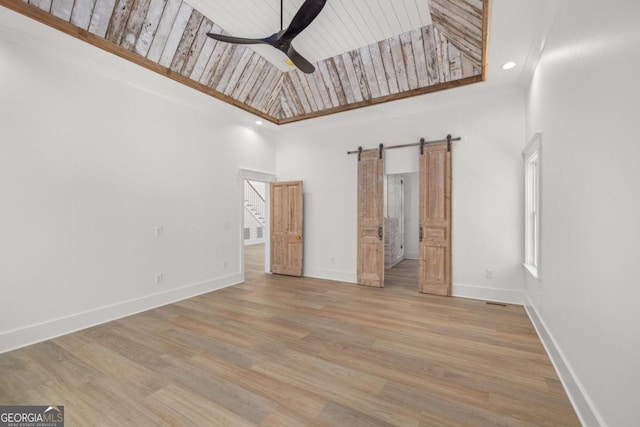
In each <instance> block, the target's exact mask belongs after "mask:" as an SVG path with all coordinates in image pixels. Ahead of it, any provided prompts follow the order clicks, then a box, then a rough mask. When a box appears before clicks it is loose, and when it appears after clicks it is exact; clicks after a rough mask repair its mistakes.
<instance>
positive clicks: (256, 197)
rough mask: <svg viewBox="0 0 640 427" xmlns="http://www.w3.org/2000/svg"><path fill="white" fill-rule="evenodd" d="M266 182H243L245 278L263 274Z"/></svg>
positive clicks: (265, 238) (265, 233)
mask: <svg viewBox="0 0 640 427" xmlns="http://www.w3.org/2000/svg"><path fill="white" fill-rule="evenodd" d="M267 187H268V185H267V183H266V182H264V181H257V180H250V179H245V180H244V183H243V245H244V274H245V280H247V279H251V278H253V277H256V276H261V275H264V272H265V247H266V244H265V243H266V241H267V234H268V233H267V227H268V225H267V211H268V209H267V208H268V205H267Z"/></svg>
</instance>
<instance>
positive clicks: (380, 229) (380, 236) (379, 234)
mask: <svg viewBox="0 0 640 427" xmlns="http://www.w3.org/2000/svg"><path fill="white" fill-rule="evenodd" d="M378 237H379V238H380V240H382V227H378Z"/></svg>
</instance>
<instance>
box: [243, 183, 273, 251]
mask: <svg viewBox="0 0 640 427" xmlns="http://www.w3.org/2000/svg"><path fill="white" fill-rule="evenodd" d="M257 186H258V184H257V183H256V184H255V185H254V184H253V183H251V181H245V182H244V210H245V213H247V214H248V216H249V217H250V218H253V219H255V221H247V219H246V218H247V215H245V240H252V241H253V240H256V239H262V238H263V236H264V235H263V229H264V227H265V225H266V214H267V211H266V202H265V195H264V192H263V191H260V190H259V189H258V188H256V187H257ZM248 222H253V224H249V223H248ZM247 230H249V231H247Z"/></svg>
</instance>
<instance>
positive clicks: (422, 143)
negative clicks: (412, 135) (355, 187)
mask: <svg viewBox="0 0 640 427" xmlns="http://www.w3.org/2000/svg"><path fill="white" fill-rule="evenodd" d="M455 141H462V138H461V137H459V136H458V137H456V138H453V137H452V136H451V135H450V134H449V135H447V137H446V138H445V139H438V140H435V141H425V139H424V138H420V142H414V143H412V144H401V145H387V146H386V147H383V146H382V144H380V145H379V146H378V148H367V149H363V148H362V147H358V149H357V150H354V151H347V154H357V155H358V160H360V155H361V154H362V153H365V152H367V151H378V150H380V158H382V150H392V149H394V148H405V147H417V146H420V154H424V146H425V145H431V144H447V149H448V150H449V151H451V143H452V142H455Z"/></svg>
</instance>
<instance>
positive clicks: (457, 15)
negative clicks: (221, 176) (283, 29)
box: [0, 0, 489, 124]
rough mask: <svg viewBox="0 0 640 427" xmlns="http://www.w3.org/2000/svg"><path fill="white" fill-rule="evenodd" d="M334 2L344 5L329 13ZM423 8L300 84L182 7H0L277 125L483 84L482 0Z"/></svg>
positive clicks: (177, 3) (106, 0) (164, 1)
mask: <svg viewBox="0 0 640 427" xmlns="http://www.w3.org/2000/svg"><path fill="white" fill-rule="evenodd" d="M255 1H256V3H260V1H258V0H255ZM274 1H275V0H274ZM332 1H335V2H342V1H343V0H329V1H328V5H329V4H331V3H332ZM302 2H303V0H297V1H296V2H295V3H292V4H297V6H296V8H294V10H293V12H295V9H297V7H299V5H301V4H302ZM421 2H426V3H428V10H429V11H430V12H431V20H430V21H429V22H430V23H429V25H424V26H421V27H419V28H415V29H412V30H411V31H407V32H402V33H399V34H393V35H391V36H390V37H387V38H385V39H382V40H379V41H376V42H373V43H370V44H368V45H363V46H360V47H358V48H355V49H352V50H349V51H345V52H342V53H339V54H336V55H333V56H331V57H328V58H325V59H322V60H319V61H317V62H316V63H315V65H316V72H315V73H313V74H304V73H302V72H300V71H298V70H297V69H293V70H290V71H288V72H285V71H282V70H281V68H282V67H280V66H274V65H273V64H272V62H269V61H268V60H267V59H265V58H264V57H263V56H261V55H260V54H259V53H257V52H256V51H254V50H252V49H250V48H248V47H246V46H242V45H234V44H229V43H222V42H217V41H215V40H213V39H211V38H209V37H207V36H206V33H207V32H217V33H220V32H223V29H222V28H221V27H219V26H218V24H216V23H215V22H214V21H212V20H210V19H209V18H208V17H206V16H204V15H203V14H202V13H201V12H200V11H199V10H196V9H194V8H193V7H192V6H191V5H190V4H189V3H187V2H184V1H182V0H75V1H74V0H24V1H23V0H0V4H1V5H3V6H5V7H8V8H10V9H13V10H16V11H18V12H20V13H22V14H24V15H27V16H30V17H32V18H34V19H36V20H38V21H40V22H42V23H44V24H47V25H50V26H52V27H54V28H57V29H59V30H61V31H64V32H66V33H68V34H70V35H73V36H74V37H78V38H80V39H82V40H84V41H87V42H89V43H91V44H93V45H95V46H97V47H100V48H102V49H105V50H107V51H110V52H112V53H115V54H117V55H119V56H122V57H124V58H126V59H128V60H131V61H133V62H136V63H138V64H140V65H142V66H144V67H147V68H149V69H151V70H153V71H156V72H158V73H161V74H163V75H165V76H167V77H170V78H172V79H174V80H177V81H179V82H181V83H183V84H185V85H188V86H190V87H193V88H195V89H197V90H200V91H202V92H205V93H207V94H209V95H211V96H213V97H216V98H218V99H221V100H223V101H225V102H228V103H230V104H233V105H236V106H238V107H240V108H243V109H245V110H247V111H249V112H251V113H253V114H256V115H258V116H260V117H263V118H264V119H266V120H269V121H271V122H273V123H276V124H284V123H289V122H293V121H298V120H302V119H307V118H312V117H317V116H322V115H326V114H332V113H336V112H340V111H346V110H350V109H353V108H359V107H364V106H367V105H373V104H378V103H381V102H386V101H391V100H395V99H401V98H406V97H409V96H415V95H420V94H424V93H429V92H434V91H438V90H443V89H448V88H451V87H455V86H459V85H463V84H469V83H475V82H478V81H482V80H483V79H484V77H485V70H486V44H487V28H488V9H489V6H488V0H415V3H416V5H418V4H419V3H421ZM194 3H197V1H194ZM276 3H279V2H276ZM356 3H358V4H359V5H360V6H359V7H360V9H358V10H359V11H360V12H361V13H362V14H363V15H365V14H366V13H371V11H370V10H368V8H367V6H364V4H365V3H363V2H361V1H359V2H356ZM375 3H376V4H378V5H382V4H384V5H385V6H384V7H382V6H381V9H382V10H383V11H384V10H391V9H385V8H390V7H392V6H391V3H396V6H397V4H398V2H393V0H378V1H377V2H375ZM366 4H370V3H366ZM327 7H328V6H327ZM416 8H417V10H424V9H426V8H424V7H421V6H416ZM293 12H290V13H293ZM211 13H212V12H211V11H209V12H208V14H209V15H210V14H211ZM323 13H324V11H323ZM329 13H331V12H329ZM352 13H356V12H353V11H352ZM396 15H397V14H396ZM227 19H228V18H227ZM422 22H425V19H424V18H422ZM285 25H286V23H285ZM312 25H313V24H312ZM389 27H390V28H391V30H389V31H393V29H392V26H391V25H389ZM278 29H279V25H278V27H277V28H274V30H273V31H275V30H278ZM396 31H397V30H396ZM233 35H241V36H247V35H246V34H233ZM266 35H268V34H266ZM354 37H355V36H354ZM355 38H356V39H357V37H355ZM296 43H297V40H296ZM351 43H353V41H351ZM274 50H275V49H274ZM300 50H301V51H302V50H303V49H302V48H300Z"/></svg>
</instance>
